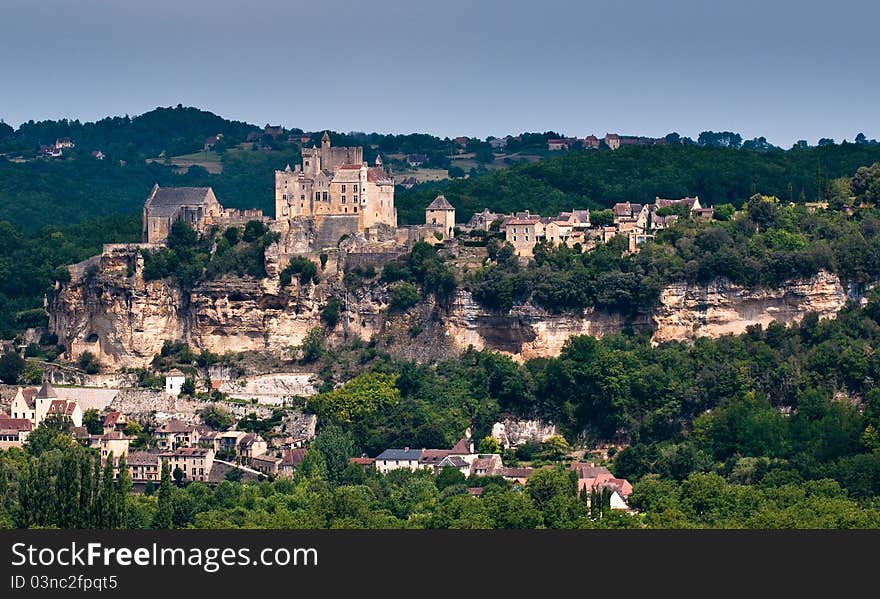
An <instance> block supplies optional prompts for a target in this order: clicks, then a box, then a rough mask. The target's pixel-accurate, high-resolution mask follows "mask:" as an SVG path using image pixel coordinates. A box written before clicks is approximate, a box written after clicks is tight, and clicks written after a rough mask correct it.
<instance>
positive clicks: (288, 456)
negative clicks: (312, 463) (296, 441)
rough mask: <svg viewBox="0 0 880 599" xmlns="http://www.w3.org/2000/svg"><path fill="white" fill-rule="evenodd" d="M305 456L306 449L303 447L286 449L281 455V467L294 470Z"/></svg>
mask: <svg viewBox="0 0 880 599" xmlns="http://www.w3.org/2000/svg"><path fill="white" fill-rule="evenodd" d="M305 455H306V449H305V448H303V447H295V448H293V449H286V450H284V451H283V452H282V453H281V465H282V466H291V467H294V468H296V467H297V466H299V465H300V464H301V463H302V461H303V458H304V457H305Z"/></svg>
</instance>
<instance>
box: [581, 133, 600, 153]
mask: <svg viewBox="0 0 880 599" xmlns="http://www.w3.org/2000/svg"><path fill="white" fill-rule="evenodd" d="M583 145H584V149H585V150H598V149H599V138H598V137H596V136H595V135H587V136H586V137H585V138H584V139H583Z"/></svg>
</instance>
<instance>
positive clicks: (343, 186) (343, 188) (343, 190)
mask: <svg viewBox="0 0 880 599" xmlns="http://www.w3.org/2000/svg"><path fill="white" fill-rule="evenodd" d="M342 193H345V183H343V184H342Z"/></svg>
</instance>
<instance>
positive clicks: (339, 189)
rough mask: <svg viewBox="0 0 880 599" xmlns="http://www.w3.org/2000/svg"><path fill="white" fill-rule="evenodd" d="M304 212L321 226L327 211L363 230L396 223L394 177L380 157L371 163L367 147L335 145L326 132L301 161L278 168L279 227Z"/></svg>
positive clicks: (277, 203) (284, 227)
mask: <svg viewBox="0 0 880 599" xmlns="http://www.w3.org/2000/svg"><path fill="white" fill-rule="evenodd" d="M299 217H311V218H314V219H315V224H316V226H317V227H319V228H320V226H321V225H322V224H323V222H324V221H325V220H326V219H327V218H328V217H342V218H345V219H347V220H349V221H350V223H351V225H350V228H352V229H353V230H356V231H359V232H364V231H366V230H368V229H370V228H373V227H376V226H378V225H387V226H388V227H391V228H397V209H396V208H395V207H394V177H392V176H391V175H390V174H389V173H388V172H386V171H385V169H384V167H383V166H382V159H381V158H380V157H377V158H376V163H375V166H368V165H367V163H366V162H364V161H363V148H360V147H341V148H340V147H337V148H334V147H331V145H330V136H329V135H327V133H324V137H323V138H322V139H321V147H320V148H316V147H311V148H303V150H302V165H296V166H295V167H294V168H293V169H291V168H290V165H288V166H287V168H285V169H284V170H281V171H275V220H276V223H277V227H278V230H279V231H280V232H282V233H283V232H285V231H287V230H289V229H290V227H291V223H292V221H294V220H295V219H297V218H299Z"/></svg>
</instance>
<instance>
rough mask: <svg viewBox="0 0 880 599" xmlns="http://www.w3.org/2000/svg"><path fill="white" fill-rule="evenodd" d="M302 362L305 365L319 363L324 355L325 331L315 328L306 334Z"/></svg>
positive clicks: (302, 346)
mask: <svg viewBox="0 0 880 599" xmlns="http://www.w3.org/2000/svg"><path fill="white" fill-rule="evenodd" d="M299 350H300V351H301V352H302V361H303V362H305V363H307V364H308V363H310V362H317V361H318V360H319V359H320V358H321V356H323V355H324V331H323V330H322V329H321V327H314V328H313V329H310V330H309V332H308V333H306V336H305V338H304V339H303V342H302V345H300V346H299Z"/></svg>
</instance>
